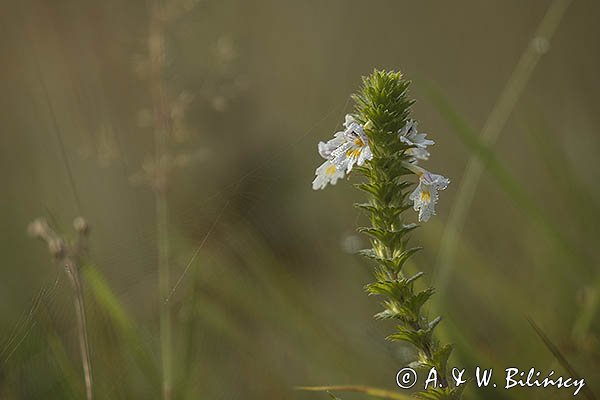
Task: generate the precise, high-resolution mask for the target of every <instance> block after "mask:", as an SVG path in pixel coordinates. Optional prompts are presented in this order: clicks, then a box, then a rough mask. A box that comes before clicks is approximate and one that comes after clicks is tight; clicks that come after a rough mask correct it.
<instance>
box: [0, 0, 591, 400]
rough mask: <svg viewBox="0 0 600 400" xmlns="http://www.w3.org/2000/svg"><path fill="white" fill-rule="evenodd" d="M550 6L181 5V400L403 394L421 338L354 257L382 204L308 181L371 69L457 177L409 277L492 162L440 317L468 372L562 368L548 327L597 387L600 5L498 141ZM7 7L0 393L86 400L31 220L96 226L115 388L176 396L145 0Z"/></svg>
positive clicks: (171, 110) (561, 34)
mask: <svg viewBox="0 0 600 400" xmlns="http://www.w3.org/2000/svg"><path fill="white" fill-rule="evenodd" d="M551 4H552V2H550V1H548V0H530V1H527V2H523V1H517V0H512V1H475V0H461V1H453V2H444V1H418V2H417V1H372V2H368V1H358V0H352V1H349V0H346V1H342V0H337V1H333V0H331V1H330V0H327V1H312V0H308V1H292V0H289V1H268V0H260V1H243V0H237V1H232V0H221V1H213V0H204V1H198V2H193V1H192V0H169V3H168V4H166V5H165V9H166V10H167V12H166V14H167V17H166V18H165V20H164V21H163V24H164V38H163V39H164V44H165V49H166V53H165V59H164V60H165V64H164V68H163V70H162V77H161V80H162V84H163V86H164V88H165V91H166V98H167V99H168V102H167V104H166V106H165V107H166V109H167V114H168V116H169V121H170V129H169V139H168V140H169V145H168V152H169V154H170V157H171V158H170V160H171V161H172V164H173V168H172V170H171V172H170V174H169V180H168V187H169V190H168V193H167V199H168V206H169V214H170V215H169V229H168V233H169V235H168V236H169V243H170V245H171V259H170V268H171V274H172V284H174V283H175V282H176V281H177V280H178V279H179V278H181V279H180V283H179V284H178V285H177V286H176V288H175V290H174V291H173V294H172V297H171V298H170V301H169V303H170V305H171V307H172V310H173V329H174V352H175V365H174V368H175V381H174V386H175V398H176V399H197V398H207V399H284V398H286V399H287V398H292V399H313V398H327V395H326V394H323V393H307V392H301V391H296V390H294V389H293V388H294V386H298V385H327V384H367V385H371V386H377V387H381V388H388V389H391V390H395V391H398V392H400V391H399V389H398V388H395V374H396V372H397V371H398V370H399V369H400V368H402V367H403V366H404V365H405V364H406V362H407V361H410V360H411V357H412V354H411V350H410V349H409V348H403V347H402V346H399V345H398V344H394V343H388V342H386V341H385V340H384V337H385V336H386V333H389V331H390V326H389V325H387V324H386V323H383V322H377V321H374V320H373V319H372V315H373V314H374V313H375V312H376V311H377V310H378V304H377V301H376V299H373V298H368V297H367V296H366V294H365V293H364V290H363V286H364V285H365V284H366V283H368V282H369V281H370V280H371V265H370V264H369V263H368V262H367V261H365V260H363V259H361V258H359V257H358V256H356V255H354V254H352V253H353V252H354V251H355V250H356V249H359V248H362V247H365V246H366V245H367V242H366V240H365V239H364V238H363V237H361V236H358V235H357V234H356V233H355V228H356V226H357V225H358V224H360V223H364V222H365V221H364V220H363V217H362V216H361V214H360V212H358V211H357V209H355V208H354V207H352V203H354V202H356V201H360V200H361V199H362V198H363V195H362V194H361V193H359V192H357V191H356V190H354V189H353V188H352V186H351V185H349V184H347V183H345V182H342V183H338V185H337V186H335V187H333V188H328V189H327V190H325V191H323V192H314V191H312V190H311V185H310V183H311V181H312V179H313V174H314V169H315V168H316V167H317V166H318V165H319V164H320V162H321V160H320V157H319V155H318V154H317V152H316V144H317V142H318V141H320V140H325V139H328V138H329V137H330V136H331V135H332V133H333V132H335V131H336V130H337V129H338V128H339V127H340V125H341V122H342V121H343V116H344V114H345V113H347V112H350V111H351V110H352V103H351V102H350V101H349V96H350V94H351V93H352V92H354V91H355V90H356V89H357V88H358V85H359V84H360V77H361V76H362V75H366V74H368V73H370V72H371V71H372V70H373V69H374V68H385V69H396V70H398V69H399V70H402V71H403V72H404V73H405V75H406V76H407V77H408V78H409V79H412V80H414V83H413V85H412V86H411V95H412V97H414V98H415V99H417V103H416V104H415V106H414V108H413V111H414V112H413V116H414V118H416V119H418V120H419V121H420V125H419V126H420V128H421V129H422V130H423V131H424V132H427V133H429V135H430V137H432V138H433V139H434V140H435V141H436V145H435V146H434V148H433V151H432V153H433V156H432V159H431V161H429V162H427V164H426V165H427V167H428V168H429V169H431V170H432V171H435V172H438V173H442V174H444V175H445V176H448V177H450V178H451V179H452V181H453V183H452V184H451V185H450V187H449V188H448V190H446V191H445V192H443V193H441V199H440V205H439V210H438V216H436V217H435V218H433V219H432V220H431V221H430V222H428V223H426V224H424V226H423V227H422V228H421V229H419V230H418V231H417V233H416V234H415V235H414V237H413V239H412V242H413V243H415V244H422V245H423V246H424V247H425V251H423V252H421V253H419V254H418V255H417V256H416V257H415V258H414V259H413V265H411V268H418V269H419V270H423V271H425V272H426V273H427V276H428V279H429V281H430V282H434V285H436V283H435V282H437V283H440V282H439V279H438V280H437V281H436V277H438V276H439V275H438V268H439V267H440V266H444V265H446V260H440V259H439V255H440V254H444V253H443V252H442V253H440V248H442V247H443V243H442V242H443V240H444V239H443V237H444V229H447V222H448V219H449V216H450V215H451V213H452V212H453V210H454V211H456V208H457V207H459V208H460V207H461V205H460V204H457V202H456V201H455V200H456V199H457V196H458V191H459V187H460V184H461V177H463V176H464V175H463V174H464V171H465V168H466V165H467V163H468V161H469V159H476V160H482V161H483V163H484V165H485V166H487V167H488V168H486V170H485V171H484V173H483V175H482V177H481V181H480V183H479V185H477V187H476V192H475V197H474V199H473V202H472V204H468V207H467V208H466V212H467V214H466V220H465V226H464V229H463V230H461V231H460V234H459V237H458V240H457V242H456V243H455V245H453V248H452V249H451V250H452V251H454V252H455V253H454V254H455V257H454V258H453V260H452V262H451V264H452V266H453V268H452V269H451V271H450V272H449V274H448V275H447V276H446V277H444V278H443V279H442V283H441V285H443V287H442V288H441V289H443V290H440V292H439V293H438V296H437V297H436V298H435V300H434V303H435V304H433V305H432V308H433V309H434V310H435V311H436V312H439V313H441V314H443V315H444V317H445V319H444V322H443V324H442V325H441V326H440V328H441V331H443V336H444V339H447V340H448V341H451V342H454V343H456V344H457V350H456V352H455V354H454V357H453V358H452V359H451V364H452V365H457V366H462V367H465V368H473V367H474V366H477V365H480V366H482V367H487V368H492V367H493V368H496V369H497V370H498V371H501V370H503V369H504V368H507V367H511V366H519V367H522V368H527V369H528V368H530V367H536V368H537V369H538V370H541V371H545V372H546V371H547V370H548V369H550V368H551V367H552V368H555V369H557V370H560V371H561V373H563V374H565V373H564V372H563V371H562V369H561V367H560V366H558V364H557V363H556V361H555V358H554V356H553V355H552V353H551V352H550V351H549V350H548V348H547V347H546V346H545V345H544V343H543V342H542V341H541V340H540V338H539V337H538V336H537V335H536V333H535V331H534V330H533V329H532V328H531V326H530V324H529V323H528V322H527V318H528V317H529V318H531V319H533V320H534V321H535V322H536V323H537V324H538V325H539V326H540V327H541V328H542V329H543V330H544V332H545V333H546V335H547V336H548V337H549V338H550V340H552V341H553V342H554V344H555V345H556V346H557V347H558V349H559V350H560V352H561V353H562V354H563V355H564V356H565V357H566V358H567V359H568V360H569V362H570V363H571V364H572V366H573V367H574V368H575V369H576V370H577V371H578V372H579V374H580V375H582V376H583V377H585V378H586V382H587V383H588V384H589V385H590V386H591V387H592V388H593V389H595V390H596V391H597V390H599V389H600V387H599V386H598V381H599V379H600V349H599V345H600V344H599V342H598V328H599V325H600V323H599V321H598V318H597V311H598V310H597V308H598V300H599V296H600V285H599V284H598V282H599V281H598V279H599V275H598V273H599V272H600V271H598V266H599V265H600V264H599V257H598V252H597V247H596V246H597V245H598V243H599V239H600V230H599V228H598V227H599V222H600V190H599V188H598V185H597V182H598V181H599V179H600V169H599V168H598V154H600V153H599V150H600V140H599V139H598V134H597V127H598V126H600V114H599V113H598V104H599V103H598V98H599V96H600V80H599V79H598V71H599V70H600V52H599V41H598V36H599V34H600V27H599V26H598V24H597V20H598V17H599V16H600V3H598V2H596V1H593V0H575V1H573V2H571V4H570V6H569V8H568V9H567V10H566V13H565V14H564V17H563V18H562V19H561V20H560V21H558V23H557V26H556V33H555V35H554V37H553V38H552V39H551V41H550V45H549V48H548V52H547V53H546V54H544V55H543V56H542V57H541V59H540V61H539V63H538V65H537V66H536V68H535V70H533V72H532V74H531V79H528V80H527V82H526V87H525V90H524V92H523V94H522V95H521V96H519V97H518V98H517V99H516V101H515V102H512V103H511V107H512V106H514V111H513V112H511V113H510V118H509V119H508V121H507V124H506V125H505V126H503V127H502V128H503V129H501V131H500V136H499V139H498V141H497V143H496V144H495V145H494V146H492V147H489V148H487V147H485V148H484V150H485V151H483V150H481V148H482V147H481V146H480V142H478V141H477V140H478V139H477V137H478V136H479V132H480V130H481V128H482V126H484V124H485V121H486V120H487V118H488V115H489V114H490V112H491V111H492V110H493V109H494V107H495V104H497V101H498V98H499V96H500V93H501V92H502V90H503V88H504V87H505V86H506V85H507V82H510V79H511V74H512V72H513V70H514V68H515V65H517V63H518V60H519V59H520V58H521V57H522V54H523V53H524V52H525V51H527V49H528V48H529V44H530V42H531V40H532V38H533V36H534V32H535V31H536V28H537V26H538V24H539V22H540V21H541V20H542V18H543V17H544V15H545V13H546V10H547V9H548V7H549V6H550V5H551ZM0 10H1V12H0V29H1V31H0V52H1V55H0V57H1V60H2V61H1V70H2V73H1V75H0V87H1V90H2V96H0V102H2V104H1V107H0V110H2V111H1V112H0V126H1V127H2V128H1V129H2V133H1V134H0V168H1V170H2V182H3V189H2V192H1V195H0V198H1V200H0V204H1V205H2V207H1V208H0V224H1V225H0V226H1V227H2V229H1V230H0V249H1V254H2V267H1V269H0V399H42V398H43V399H80V398H83V397H84V395H83V393H84V390H83V380H82V374H81V365H80V362H79V354H78V345H77V335H76V331H75V313H74V310H73V306H72V291H71V287H70V285H69V282H68V279H67V277H66V276H65V274H64V271H63V270H62V269H61V267H60V266H59V265H56V263H53V262H52V260H51V259H50V256H49V254H48V252H47V249H46V248H45V246H44V245H43V244H42V243H39V242H37V241H35V240H33V239H31V238H30V237H28V235H27V230H26V228H27V225H28V223H29V222H31V221H32V220H33V219H34V218H36V217H40V216H44V217H46V218H47V219H48V220H49V221H51V222H52V224H53V225H54V226H55V228H56V229H57V230H58V231H60V232H62V233H64V234H65V235H67V236H72V235H73V231H72V228H71V221H72V220H73V219H74V218H75V217H76V216H78V215H83V216H84V217H85V218H87V219H88V220H89V222H90V224H91V226H92V233H91V236H90V252H89V256H88V257H87V259H86V260H87V262H86V265H85V266H84V268H83V271H82V273H83V275H84V286H85V288H84V289H85V294H86V303H87V306H88V322H89V324H90V341H91V352H92V363H93V368H94V377H95V383H96V387H95V391H96V395H97V398H99V399H157V398H160V378H159V376H160V373H159V372H160V351H159V349H160V346H159V329H158V305H159V302H160V300H159V297H158V289H157V285H158V284H157V250H156V247H157V239H156V237H157V232H156V229H155V209H154V207H155V206H154V203H155V198H154V194H153V191H152V189H151V188H149V187H148V185H146V184H144V173H143V171H148V170H151V169H152V165H153V164H152V160H153V158H154V155H155V147H154V146H155V143H154V128H155V127H154V116H153V107H152V98H151V92H150V87H151V84H152V82H151V81H152V79H153V78H152V76H151V74H150V73H149V70H150V69H151V68H150V66H149V64H150V62H149V61H148V56H147V48H148V30H149V23H148V21H149V7H148V4H146V2H143V1H117V0H106V1H102V2H96V1H80V0H57V1H53V2H45V1H41V0H38V1H30V0H25V1H10V0H4V1H3V2H2V4H1V5H0ZM538 45H539V43H538ZM542 45H543V46H542V47H545V45H544V43H543V42H542ZM513 77H514V76H513ZM462 122H466V124H468V125H469V126H470V127H471V128H470V129H468V128H467V127H466V126H465V125H463V124H462ZM478 149H479V150H480V151H477V150H478ZM351 180H354V181H355V179H351ZM446 232H447V231H446ZM205 239H206V240H205ZM201 242H203V245H202V247H201V249H200V250H199V252H198V255H197V257H195V258H194V260H193V262H192V263H191V264H190V265H189V268H187V269H186V265H187V264H188V262H189V260H190V258H191V257H192V255H193V253H194V251H195V249H197V248H198V246H199V244H200V243H201ZM446 250H448V249H446ZM571 393H572V392H571V391H565V390H562V391H561V390H552V389H547V390H527V391H518V390H512V391H505V390H500V389H497V390H490V391H485V390H474V389H473V388H470V389H469V390H468V391H467V396H468V398H473V399H476V398H480V399H483V398H485V399H517V398H529V399H548V398H557V399H560V398H565V399H566V398H570V397H571ZM339 396H340V397H342V398H344V399H354V398H364V396H359V395H356V394H339ZM581 396H582V395H581V394H580V395H579V397H581Z"/></svg>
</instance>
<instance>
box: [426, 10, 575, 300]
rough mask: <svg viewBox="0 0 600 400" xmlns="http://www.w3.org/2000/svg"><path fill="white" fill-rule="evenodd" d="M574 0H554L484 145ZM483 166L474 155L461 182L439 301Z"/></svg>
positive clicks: (442, 257) (442, 258)
mask: <svg viewBox="0 0 600 400" xmlns="http://www.w3.org/2000/svg"><path fill="white" fill-rule="evenodd" d="M570 3H571V0H555V1H554V2H552V4H551V5H550V7H549V8H548V10H547V11H546V14H545V15H544V17H543V18H542V21H541V22H540V25H539V26H538V28H537V29H536V32H535V34H534V37H533V40H532V41H531V42H530V44H529V46H528V47H527V49H526V50H525V51H524V52H523V54H522V55H521V58H520V59H519V61H518V63H517V65H516V67H515V69H514V70H513V72H512V74H511V76H510V78H509V79H508V81H507V82H506V85H505V87H504V89H503V91H502V92H501V94H500V97H499V98H498V101H497V103H496V104H495V105H494V107H493V109H492V111H491V113H490V115H489V116H488V119H487V121H486V123H485V125H484V126H483V129H482V131H481V140H482V142H483V143H484V144H485V145H488V146H493V145H494V143H495V142H496V141H497V140H498V137H499V136H500V133H501V132H502V130H503V129H504V127H505V125H506V123H507V121H508V119H509V117H510V115H511V114H512V111H513V109H514V107H515V105H516V104H517V102H518V100H519V98H520V96H521V94H522V93H523V90H524V89H525V86H526V85H527V82H528V81H529V79H530V77H531V75H532V73H533V71H534V69H535V67H536V65H537V64H538V62H539V60H540V58H541V57H542V55H543V54H544V53H545V52H546V51H547V50H548V46H549V44H550V40H551V39H552V37H553V35H554V33H555V32H556V30H557V29H558V27H559V25H560V22H561V21H562V19H563V17H564V15H565V13H566V11H567V8H568V7H569V4H570ZM483 170H484V163H483V162H482V160H480V158H479V156H478V155H477V154H473V155H472V156H471V157H470V158H469V161H468V163H467V167H466V169H465V173H464V175H463V178H462V179H461V181H460V184H459V188H458V192H457V195H456V200H455V201H454V206H453V207H452V210H451V212H450V216H449V219H448V223H447V224H446V228H445V229H444V233H443V236H442V239H441V243H440V251H439V253H438V254H439V255H438V265H437V268H436V271H437V279H436V282H435V283H434V284H433V286H434V287H435V288H436V290H437V292H438V298H444V293H445V291H446V289H447V286H448V280H449V278H450V276H451V275H452V269H453V268H454V259H455V256H456V249H457V244H458V240H459V237H460V234H461V232H462V230H463V226H464V224H465V220H466V216H467V213H468V210H469V208H470V207H471V204H472V203H473V199H474V197H475V192H476V191H477V186H478V185H479V181H480V179H481V176H482V174H483Z"/></svg>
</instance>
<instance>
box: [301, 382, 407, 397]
mask: <svg viewBox="0 0 600 400" xmlns="http://www.w3.org/2000/svg"><path fill="white" fill-rule="evenodd" d="M296 390H307V391H311V392H356V393H363V394H366V395H368V396H372V397H378V398H380V399H391V400H414V397H411V396H408V395H405V394H400V393H395V392H392V391H390V390H385V389H378V388H374V387H370V386H360V385H346V386H298V387H296Z"/></svg>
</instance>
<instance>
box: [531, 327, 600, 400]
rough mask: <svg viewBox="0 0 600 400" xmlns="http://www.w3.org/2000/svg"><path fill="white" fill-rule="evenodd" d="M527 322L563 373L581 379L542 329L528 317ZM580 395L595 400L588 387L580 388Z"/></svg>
mask: <svg viewBox="0 0 600 400" xmlns="http://www.w3.org/2000/svg"><path fill="white" fill-rule="evenodd" d="M527 321H528V322H529V324H530V325H531V327H532V328H533V330H534V331H535V333H536V334H537V335H538V336H539V337H540V339H542V341H543V342H544V345H545V346H546V348H548V350H549V351H550V352H551V353H552V354H553V355H554V357H555V358H556V361H558V363H559V364H560V365H561V366H562V367H563V368H564V369H565V371H567V372H568V373H569V375H570V376H571V377H572V378H581V377H582V376H581V375H580V374H578V373H577V371H575V369H574V368H573V367H572V366H571V364H569V362H568V361H567V359H566V358H565V356H564V355H563V354H562V353H561V352H560V350H559V349H558V347H556V346H555V345H554V343H552V341H550V339H549V338H548V336H547V335H546V334H545V333H544V331H543V330H542V328H540V327H539V326H538V325H537V324H536V323H535V321H534V320H533V319H532V318H530V317H527ZM582 393H583V395H584V396H585V398H586V399H588V400H596V396H595V395H594V393H592V391H591V389H590V387H589V386H587V384H586V385H585V386H584V387H583V388H582Z"/></svg>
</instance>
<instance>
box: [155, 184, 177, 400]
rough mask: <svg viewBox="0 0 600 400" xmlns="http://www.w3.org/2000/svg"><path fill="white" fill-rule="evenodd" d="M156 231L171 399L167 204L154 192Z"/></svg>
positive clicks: (166, 389) (165, 373) (165, 375)
mask: <svg viewBox="0 0 600 400" xmlns="http://www.w3.org/2000/svg"><path fill="white" fill-rule="evenodd" d="M155 193H156V230H157V245H158V282H159V283H158V284H159V294H160V349H161V359H162V381H163V399H165V400H170V399H171V397H172V382H173V377H172V369H173V365H172V364H173V362H172V351H171V345H172V339H171V308H170V303H169V302H168V301H165V299H166V298H167V297H168V295H169V285H170V277H169V235H168V223H169V213H168V203H167V198H166V194H165V193H164V192H162V191H156V192H155Z"/></svg>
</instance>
